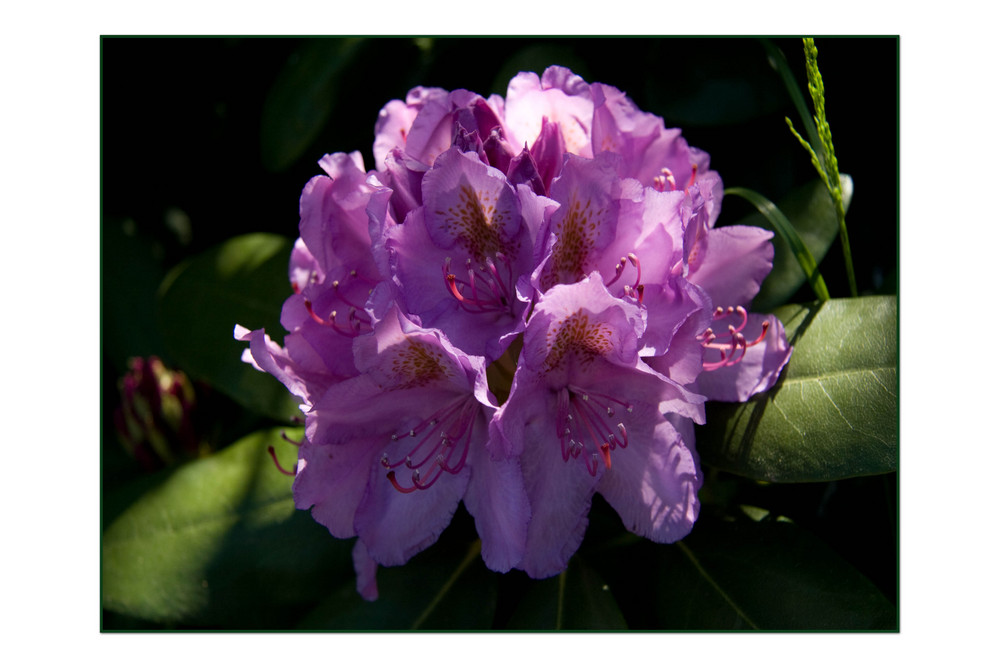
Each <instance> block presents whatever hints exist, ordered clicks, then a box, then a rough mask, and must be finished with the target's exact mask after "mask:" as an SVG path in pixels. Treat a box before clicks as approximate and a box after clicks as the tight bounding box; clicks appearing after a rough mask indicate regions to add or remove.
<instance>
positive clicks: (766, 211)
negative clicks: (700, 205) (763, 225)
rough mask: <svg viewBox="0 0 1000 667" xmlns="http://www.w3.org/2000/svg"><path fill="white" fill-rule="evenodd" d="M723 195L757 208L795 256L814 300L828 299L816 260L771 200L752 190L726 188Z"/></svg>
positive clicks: (828, 294)
mask: <svg viewBox="0 0 1000 667" xmlns="http://www.w3.org/2000/svg"><path fill="white" fill-rule="evenodd" d="M725 194H727V195H738V196H740V197H743V198H744V199H746V200H747V201H748V202H750V203H751V204H753V205H754V206H756V207H757V210H758V211H760V213H761V215H763V216H764V217H765V218H767V221H768V222H769V223H770V225H771V229H773V230H774V232H775V236H776V238H780V239H781V240H782V241H784V244H785V246H786V247H789V248H791V251H792V254H793V255H794V256H795V261H796V262H798V265H799V268H800V269H801V270H802V272H803V273H804V274H805V275H806V278H807V279H808V280H809V284H810V285H811V286H812V288H813V292H814V293H815V294H816V298H817V299H819V300H820V301H826V300H827V299H829V298H830V293H829V292H828V291H827V289H826V283H825V282H824V281H823V276H822V275H820V273H819V268H818V267H817V265H816V260H815V259H814V258H813V254H812V252H811V251H810V250H809V248H807V247H806V244H805V243H803V241H802V239H801V238H800V237H799V233H798V232H797V231H796V230H795V227H794V226H793V225H792V223H791V222H789V220H788V218H786V217H785V214H784V213H782V212H781V210H780V209H779V208H778V207H777V206H775V205H774V203H773V202H771V200H769V199H767V198H766V197H764V196H763V195H761V194H760V193H758V192H754V191H753V190H748V189H746V188H727V189H726V191H725Z"/></svg>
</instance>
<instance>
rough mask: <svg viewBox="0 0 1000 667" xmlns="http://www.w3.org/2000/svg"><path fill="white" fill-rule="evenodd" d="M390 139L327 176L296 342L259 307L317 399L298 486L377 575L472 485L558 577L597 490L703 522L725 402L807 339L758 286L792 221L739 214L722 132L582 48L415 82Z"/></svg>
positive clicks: (312, 227) (298, 296)
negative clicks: (584, 70)
mask: <svg viewBox="0 0 1000 667" xmlns="http://www.w3.org/2000/svg"><path fill="white" fill-rule="evenodd" d="M373 152H374V158H375V165H374V169H373V170H370V171H367V172H366V171H365V169H364V165H363V161H362V159H361V156H360V155H359V154H357V153H353V154H350V155H347V154H344V153H336V154H333V155H328V156H326V157H324V158H323V160H322V161H321V163H320V164H321V166H322V168H323V170H324V171H325V172H326V174H325V175H323V176H318V177H316V178H314V179H313V180H311V181H310V182H309V183H308V184H307V185H306V187H305V189H304V191H303V194H302V198H301V201H300V213H301V221H300V228H299V230H300V238H299V240H298V241H297V242H296V244H295V248H294V250H293V253H292V257H291V262H290V269H289V278H290V281H291V286H292V292H293V293H292V295H291V296H290V297H289V298H288V300H287V301H286V303H285V306H284V308H283V310H282V317H281V322H282V325H283V326H284V327H285V329H286V330H287V331H288V332H289V333H288V334H287V335H286V336H285V339H284V343H283V345H278V344H277V343H276V342H274V341H273V340H271V338H270V337H269V336H268V335H267V334H266V333H265V332H264V331H262V330H258V331H248V330H247V329H245V328H243V327H239V326H237V328H236V331H235V334H236V337H237V338H238V339H240V340H243V341H246V342H248V343H249V347H250V349H249V350H248V351H247V352H246V353H245V355H244V358H245V359H246V360H247V361H249V362H251V363H253V364H254V365H255V366H257V367H258V368H260V369H262V370H265V371H267V372H269V373H271V374H272V375H274V376H275V377H277V378H278V379H279V380H281V381H282V382H284V383H285V385H286V386H287V387H288V389H289V390H290V391H291V392H292V393H293V394H295V395H296V396H298V397H299V398H300V399H301V401H302V409H303V412H304V413H305V422H306V429H305V440H304V441H303V443H302V444H301V448H300V456H299V464H298V467H297V471H296V479H295V482H294V487H293V488H294V495H295V502H296V506H297V507H300V508H311V510H312V513H313V516H314V517H315V518H316V520H317V521H319V522H320V523H322V524H323V525H325V526H326V527H327V528H328V529H329V530H330V532H331V533H332V534H333V535H334V536H337V537H343V538H346V537H354V536H357V537H358V541H357V543H356V545H355V547H354V552H353V557H354V563H355V568H356V571H357V573H358V590H359V591H360V592H361V593H362V595H364V596H365V597H368V598H372V597H374V596H375V595H376V594H377V587H376V586H375V573H376V570H377V567H378V565H383V566H387V565H398V564H401V563H404V562H406V560H407V559H409V558H410V557H411V556H412V555H413V554H415V553H417V552H418V551H420V550H421V549H424V548H425V547H427V546H428V545H429V544H431V543H432V542H434V541H435V540H436V539H437V537H438V535H439V534H440V533H441V531H442V530H444V528H445V527H446V526H447V525H448V523H449V522H450V520H451V517H452V514H453V513H454V512H455V510H456V508H457V507H458V504H459V503H460V502H461V503H464V504H465V506H466V507H467V508H468V510H469V512H470V513H471V514H472V516H473V517H474V518H475V522H476V528H477V531H478V532H479V535H480V537H481V539H482V554H483V559H484V561H485V563H486V564H487V566H489V567H491V568H493V569H495V570H499V571H506V570H508V569H510V568H512V567H517V568H521V569H523V570H525V571H526V572H527V573H528V574H529V575H531V576H533V577H546V576H549V575H552V574H555V573H557V572H559V571H561V570H562V569H563V568H564V567H566V564H567V562H568V560H569V558H570V557H571V556H572V555H573V553H574V552H575V551H576V549H577V548H578V546H579V545H580V543H581V540H582V539H583V534H584V531H585V529H586V525H587V515H588V512H589V508H590V503H591V499H592V497H593V494H594V493H600V494H601V495H602V496H603V497H604V498H606V499H607V500H608V502H609V503H610V504H611V506H612V507H614V508H615V510H616V511H617V512H618V514H619V515H620V516H621V518H622V521H623V522H624V524H625V527H626V528H627V529H628V530H631V531H633V532H635V533H637V534H639V535H643V536H646V537H648V538H650V539H652V540H655V541H658V542H672V541H675V540H678V539H681V538H682V537H684V536H685V535H686V534H687V533H688V532H689V531H690V530H691V528H692V525H693V524H694V522H695V520H696V518H697V515H698V497H697V493H698V489H699V487H700V486H701V481H702V475H701V471H700V469H699V465H698V457H697V454H696V452H695V449H694V427H693V424H694V423H701V422H703V421H704V415H705V413H704V402H705V401H706V399H718V400H746V399H747V398H748V397H749V396H751V395H752V394H754V393H757V392H760V391H763V390H766V389H767V388H769V387H771V386H772V385H773V384H774V382H775V380H776V379H777V377H778V374H779V373H780V372H781V369H782V368H783V367H784V365H785V363H786V362H787V360H788V357H789V355H790V353H791V348H790V347H789V345H788V343H787V341H786V340H785V336H784V332H783V330H782V328H781V325H780V322H778V321H777V320H776V319H774V318H773V316H767V317H765V316H761V315H757V314H754V313H748V312H747V311H746V306H747V304H748V303H749V302H750V300H751V299H752V298H753V297H754V295H755V294H756V293H757V291H758V290H759V288H760V283H761V281H762V280H763V279H764V277H765V276H766V275H767V273H768V272H769V271H770V268H771V259H772V254H773V250H772V248H771V245H770V238H771V236H770V233H768V232H766V231H763V230H760V229H757V228H747V227H716V226H715V223H716V220H717V219H718V216H719V212H720V206H721V202H722V192H723V191H722V179H721V178H720V176H719V174H718V173H716V172H715V171H713V170H711V168H710V163H709V157H708V155H707V154H706V153H704V152H703V151H700V150H698V149H695V148H692V147H690V146H688V144H687V143H686V141H685V140H684V139H683V137H682V136H681V133H680V130H677V129H668V128H666V127H665V126H664V122H663V120H662V119H661V118H659V117H657V116H655V115H653V114H650V113H647V112H644V111H641V110H640V109H638V108H637V107H636V106H635V105H634V104H633V103H632V101H631V100H629V99H628V97H626V95H625V94H624V92H622V91H620V90H618V89H617V88H614V87H612V86H608V85H605V84H600V83H593V84H591V83H587V82H586V81H584V80H583V79H582V78H580V77H579V76H577V75H575V74H574V73H573V72H571V71H570V70H568V69H566V68H563V67H550V68H548V69H547V70H545V72H543V73H542V75H541V76H538V75H537V74H534V73H520V74H518V75H517V76H515V77H514V79H513V80H512V81H511V82H510V85H509V86H508V89H507V95H506V97H505V98H504V97H500V96H497V95H492V96H490V97H488V98H484V97H482V96H480V95H478V94H477V93H474V92H471V91H467V90H462V89H458V90H453V91H447V90H443V89H440V88H419V87H418V88H414V89H413V90H411V91H410V93H409V94H408V95H407V96H406V99H405V101H404V100H393V101H390V102H389V103H388V104H386V105H385V107H383V109H382V110H381V112H380V114H379V117H378V119H377V122H376V126H375V141H374V145H373ZM497 396H499V397H501V398H502V399H503V403H502V405H501V404H498V402H497V400H496V397H497Z"/></svg>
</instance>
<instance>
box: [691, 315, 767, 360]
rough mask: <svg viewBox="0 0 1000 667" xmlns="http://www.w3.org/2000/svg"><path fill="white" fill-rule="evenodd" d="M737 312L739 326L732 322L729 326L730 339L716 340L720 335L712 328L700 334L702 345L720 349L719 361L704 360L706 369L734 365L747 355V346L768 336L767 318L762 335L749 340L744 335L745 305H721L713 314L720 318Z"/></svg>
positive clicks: (762, 326) (762, 327) (745, 323)
mask: <svg viewBox="0 0 1000 667" xmlns="http://www.w3.org/2000/svg"><path fill="white" fill-rule="evenodd" d="M733 313H736V314H737V315H739V317H740V323H739V326H733V325H732V324H730V325H729V327H728V332H727V333H728V335H729V341H728V342H726V341H721V342H716V341H718V340H720V339H719V337H718V336H717V335H716V334H715V332H714V331H712V329H711V328H708V329H705V331H704V332H703V333H701V334H700V335H699V337H698V338H699V339H700V340H701V345H702V347H704V348H705V349H711V350H718V351H719V356H720V357H721V358H720V359H719V361H714V362H707V361H706V362H704V363H702V368H704V369H705V370H706V371H714V370H716V369H718V368H723V367H725V366H734V365H736V364H738V363H740V362H741V361H743V357H744V356H746V353H747V348H750V347H753V346H754V345H758V344H760V343H762V342H763V341H764V338H765V336H767V330H768V327H769V326H770V322H769V321H767V320H765V321H764V323H763V324H762V325H761V331H760V335H759V336H757V338H755V339H754V340H752V341H750V342H749V343H748V342H747V339H746V337H745V336H744V335H743V333H742V331H743V328H744V327H746V325H747V311H746V308H744V307H743V306H736V307H735V308H734V307H733V306H730V307H729V308H725V309H724V308H722V307H721V306H720V307H718V308H716V309H715V313H714V314H713V317H714V319H716V320H719V319H722V318H724V317H727V316H729V315H732V314H733Z"/></svg>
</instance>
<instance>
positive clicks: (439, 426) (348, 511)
mask: <svg viewBox="0 0 1000 667" xmlns="http://www.w3.org/2000/svg"><path fill="white" fill-rule="evenodd" d="M354 357H355V364H356V366H357V368H358V372H359V374H358V375H357V376H355V377H354V378H351V379H349V380H346V381H344V382H341V383H339V384H337V385H335V386H333V387H331V388H330V390H329V391H328V392H327V393H326V394H324V395H323V397H322V398H321V399H320V400H319V401H318V402H317V403H316V404H315V405H313V407H312V408H311V410H310V413H309V414H310V415H311V416H314V417H315V419H311V420H310V421H309V422H308V426H307V428H306V433H305V435H306V439H305V441H304V442H303V443H302V445H301V446H300V449H299V462H298V468H297V472H296V475H295V483H294V485H293V490H294V495H295V505H296V507H298V508H301V509H309V508H312V514H313V517H314V518H315V519H316V520H317V521H319V522H320V523H321V524H323V525H324V526H326V527H327V528H328V529H329V530H330V532H331V533H332V534H333V535H334V536H335V537H342V538H346V537H353V536H355V535H357V536H358V537H359V539H360V542H361V543H363V545H364V550H365V552H367V554H365V553H364V552H361V551H360V549H361V548H360V547H359V548H358V549H357V550H356V552H355V560H356V561H358V560H361V559H362V556H365V555H367V557H368V558H370V559H371V560H372V561H374V562H376V563H378V564H381V565H400V564H402V563H405V562H406V561H407V560H408V559H409V558H410V557H411V556H412V555H413V554H415V553H416V552H418V551H420V550H422V549H424V548H426V547H427V546H429V545H430V544H432V543H433V542H434V541H435V540H436V539H437V537H438V535H439V534H440V533H441V531H442V530H444V528H445V527H446V526H447V525H448V524H449V523H450V521H451V517H452V515H453V514H454V512H455V509H456V508H457V506H458V503H459V501H461V500H463V498H464V501H465V504H466V507H467V508H468V509H469V512H470V513H471V514H472V515H473V517H474V518H475V520H476V527H477V529H478V531H479V534H480V535H481V537H482V541H483V559H484V560H485V561H486V564H487V565H488V566H490V567H492V568H494V569H496V570H501V571H505V570H508V569H510V568H511V567H512V566H514V565H515V564H516V563H517V562H518V561H519V559H520V557H521V553H522V551H523V542H524V532H525V524H526V521H527V503H526V499H525V498H524V492H523V490H522V489H521V482H520V473H519V469H518V465H517V463H516V461H513V460H502V461H490V460H489V457H488V454H487V451H486V447H485V444H486V440H487V424H488V423H489V419H490V418H491V417H492V415H493V412H494V411H495V409H496V402H495V399H494V398H493V397H492V396H491V395H490V393H489V391H488V389H487V384H486V367H485V364H484V361H483V359H482V358H481V357H472V356H469V355H466V354H465V353H463V352H461V351H460V350H458V349H456V348H455V347H454V346H452V345H451V344H450V343H449V342H448V341H447V340H446V339H444V338H443V337H442V336H441V334H440V333H439V332H438V331H435V330H427V329H422V328H419V327H417V326H415V325H413V324H412V323H410V322H409V321H407V320H406V319H404V318H403V317H402V316H401V314H400V313H398V311H397V312H393V313H390V314H389V315H388V316H387V317H385V318H383V319H382V320H380V321H379V323H378V324H377V325H376V327H375V329H374V331H373V332H372V335H370V336H363V337H359V338H358V339H356V341H355V346H354ZM362 571H363V570H362ZM370 586H371V582H370V581H368V579H367V578H365V577H362V578H360V579H359V590H362V591H363V590H370Z"/></svg>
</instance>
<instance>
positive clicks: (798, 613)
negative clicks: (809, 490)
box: [650, 520, 898, 630]
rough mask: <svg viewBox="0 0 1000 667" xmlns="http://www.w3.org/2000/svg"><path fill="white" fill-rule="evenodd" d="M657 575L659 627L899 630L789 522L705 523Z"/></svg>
mask: <svg viewBox="0 0 1000 667" xmlns="http://www.w3.org/2000/svg"><path fill="white" fill-rule="evenodd" d="M662 549H663V551H664V553H665V554H666V553H668V552H670V553H669V555H667V556H666V557H665V558H663V559H661V560H660V566H659V567H658V568H657V571H656V572H655V573H650V574H651V577H650V578H651V579H653V582H654V585H653V588H654V590H655V594H656V595H657V614H658V616H659V618H658V622H659V623H660V624H661V625H662V626H663V627H666V628H671V629H699V630H735V629H750V630H752V629H760V630H895V629H897V628H898V620H897V613H896V608H895V606H894V605H893V604H892V603H890V602H889V601H888V600H887V599H886V598H885V596H883V595H882V593H881V592H880V591H879V590H878V588H876V587H875V585H874V584H872V583H871V581H869V580H868V579H867V578H866V577H865V576H864V575H863V574H861V573H860V572H858V571H857V570H856V569H855V568H854V567H853V566H851V565H850V563H848V562H847V561H845V560H844V559H843V558H841V557H840V556H838V555H837V554H836V553H835V552H834V551H833V550H831V549H830V548H829V547H828V546H827V545H826V544H825V543H823V542H822V541H821V540H819V539H818V538H816V537H815V536H814V535H812V534H810V533H809V532H808V531H806V530H803V529H801V528H799V527H798V526H796V525H795V524H793V523H790V522H785V521H763V522H760V523H755V522H751V521H737V522H721V521H714V522H713V521H710V520H701V521H699V522H698V523H697V524H696V525H695V529H694V531H693V532H692V533H691V535H690V536H689V537H687V538H685V539H684V540H683V541H682V542H679V543H677V544H676V545H675V546H673V547H662Z"/></svg>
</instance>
